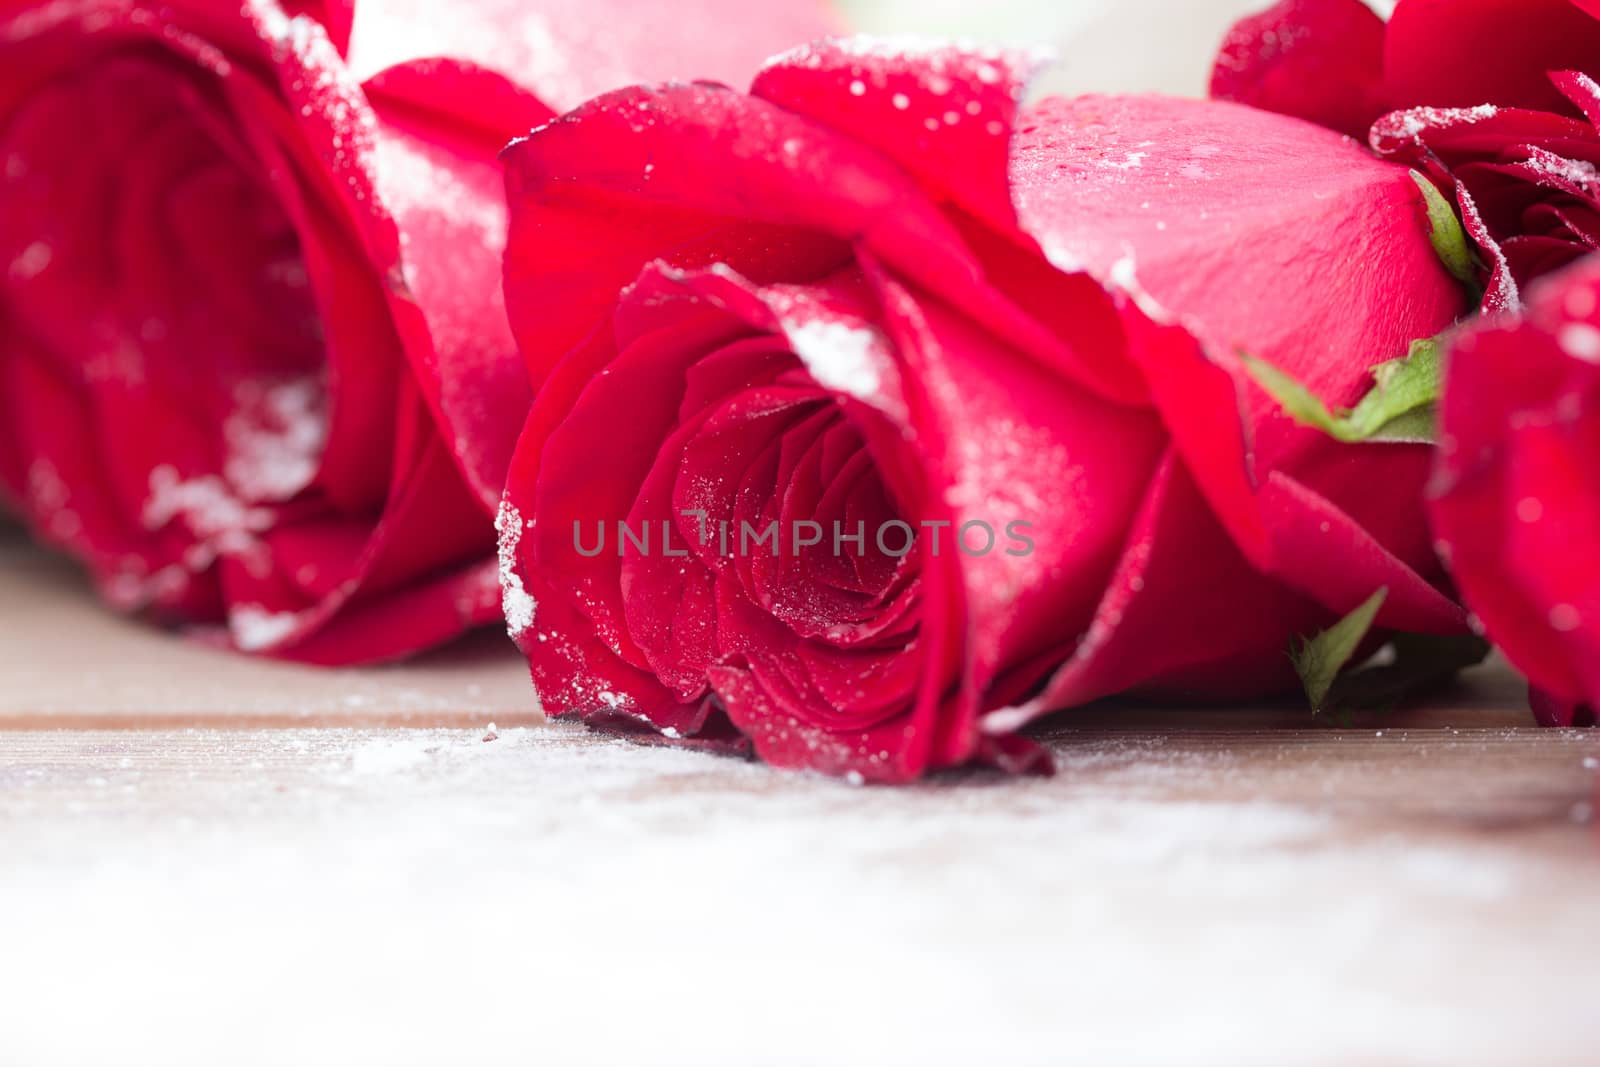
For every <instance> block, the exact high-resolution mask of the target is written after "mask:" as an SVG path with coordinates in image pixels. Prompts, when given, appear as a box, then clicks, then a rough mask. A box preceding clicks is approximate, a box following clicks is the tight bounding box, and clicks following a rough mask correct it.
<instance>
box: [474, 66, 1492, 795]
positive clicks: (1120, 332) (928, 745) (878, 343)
mask: <svg viewBox="0 0 1600 1067" xmlns="http://www.w3.org/2000/svg"><path fill="white" fill-rule="evenodd" d="M1022 76H1023V71H1022V69H1021V67H1020V65H1019V63H1018V62H1017V61H1016V59H1015V58H1014V57H1012V56H1009V55H1005V54H1000V53H979V52H972V51H961V50H956V49H936V50H929V51H926V52H922V53H919V54H916V55H907V54H905V53H903V52H900V51H896V50H893V49H891V48H889V47H887V46H880V45H878V44H876V43H874V42H871V41H864V40H854V41H849V42H843V43H829V44H825V45H819V46H814V47H810V48H806V49H802V50H799V51H796V52H793V53H789V54H787V55H785V56H781V57H779V58H778V59H776V60H774V61H772V62H771V63H770V64H769V65H768V66H767V68H766V70H765V71H764V72H763V73H762V75H761V76H760V77H759V78H758V79H757V80H756V83H755V85H754V87H753V89H752V90H751V93H750V94H749V95H748V96H747V95H743V94H740V93H737V92H734V91H731V90H728V89H725V88H722V87H720V86H715V85H707V84H697V85H693V86H685V85H677V86H669V87H666V88H661V89H648V88H637V89H631V90H627V91H624V92H620V93H614V94H611V95H608V96H605V97H602V98H600V99H598V100H596V101H593V102H591V103H589V104H587V105H585V106H583V107H581V108H579V109H578V110H576V111H574V112H572V113H570V114H568V115H565V116H563V117H562V118H560V119H557V120H556V121H554V122H553V123H550V124H549V125H547V126H545V127H544V128H542V129H540V130H538V131H536V132H535V133H534V134H533V135H531V136H530V137H529V138H527V139H526V140H524V141H521V142H519V143H517V144H515V145H514V146H513V147H512V148H511V149H509V150H508V152H507V157H506V158H507V162H508V166H507V184H508V190H509V195H510V204H511V236H510V239H509V243H508V249H507V257H506V286H507V290H506V291H507V301H508V305H509V307H510V311H511V316H512V326H513V330H514V332H515V333H516V334H517V338H518V342H519V344H520V346H521V348H522V350H523V353H524V355H525V357H526V358H527V359H528V360H529V361H530V363H531V364H532V366H533V367H534V369H535V373H542V372H543V369H544V368H545V367H546V366H548V365H549V364H550V363H552V362H555V364H556V365H555V368H554V370H553V372H552V373H551V374H550V376H549V379H548V381H547V382H546V384H545V386H544V388H543V389H542V391H541V392H540V394H539V396H538V397H537V399H536V401H535V403H534V407H533V410H532V413H531V415H530V417H529V420H528V424H527V426H526V428H525V430H524V433H523V437H522V440H521V443H520V444H519V446H518V449H517V453H516V456H515V458H514V460H513V465H512V471H511V476H510V481H509V487H508V490H507V496H506V501H505V504H504V506H503V508H502V511H501V515H500V523H499V525H500V528H501V563H502V567H503V574H502V580H503V583H504V585H505V601H506V609H507V611H506V613H507V618H508V621H509V623H510V627H511V631H512V633H513V635H514V636H515V637H516V638H517V640H518V643H519V644H520V646H521V647H522V648H523V650H524V651H525V652H526V653H527V655H528V657H529V660H530V663H531V667H532V674H533V678H534V682H535V685H536V688H537V690H538V693H539V695H540V698H541V700H542V702H543V705H544V707H545V709H546V710H547V711H548V712H550V713H553V714H563V715H566V714H572V715H579V716H582V717H584V718H585V719H587V720H588V721H590V722H594V723H601V724H610V725H617V726H633V727H637V728H644V729H653V730H656V731H659V732H661V733H663V734H665V735H666V736H668V737H670V738H681V739H685V740H691V739H692V740H697V741H698V742H700V743H704V744H718V745H734V746H738V745H743V744H747V743H748V744H753V746H754V748H755V750H756V751H757V752H759V753H760V754H761V755H762V756H763V757H765V758H766V759H767V760H769V761H771V762H773V763H777V764H781V765H786V766H798V767H811V768H818V769H821V770H824V771H828V772H832V773H845V774H852V775H859V776H862V777H864V778H872V779H879V780H903V779H906V778H910V777H914V776H916V775H918V774H920V773H922V772H924V771H927V770H929V769H932V768H938V767H946V766H952V765H957V764H961V763H964V762H967V761H969V760H973V759H987V760H991V761H995V762H999V763H1001V764H1003V765H1006V766H1011V767H1022V766H1027V765H1029V764H1030V763H1031V762H1032V761H1034V760H1036V759H1037V758H1038V754H1037V753H1036V752H1034V751H1033V750H1032V749H1031V748H1030V747H1029V746H1028V745H1027V744H1026V743H1025V742H1023V741H1022V740H1020V739H1018V738H1017V737H1016V735H1015V731H1016V730H1017V728H1018V727H1020V726H1021V725H1022V724H1024V723H1025V722H1027V721H1028V720H1030V719H1031V718H1033V717H1035V716H1037V715H1038V714H1041V713H1042V712H1044V711H1046V710H1049V709H1052V708H1056V707H1061V706H1066V705H1070V704H1076V703H1080V702H1083V701H1088V700H1092V699H1095V698H1097V697H1102V696H1105V695H1107V694H1112V693H1117V692H1121V691H1125V690H1129V689H1140V690H1143V691H1149V692H1178V693H1182V694H1184V695H1186V696H1190V697H1236V696H1246V695H1251V694H1258V693H1261V692H1264V691H1268V690H1274V689H1278V688H1280V687H1283V686H1285V685H1286V684H1289V683H1290V682H1292V674H1289V672H1288V663H1287V659H1286V657H1285V655H1284V651H1285V648H1286V647H1287V645H1288V643H1289V640H1290V637H1291V636H1292V635H1294V634H1296V633H1303V632H1307V631H1309V630H1311V629H1314V628H1316V627H1318V626H1320V625H1325V624H1326V623H1328V622H1330V621H1332V619H1333V618H1334V617H1336V616H1337V615H1339V614H1342V613H1344V612H1347V611H1349V610H1350V609H1352V608H1354V607H1355V606H1356V605H1358V604H1360V603H1361V602H1362V601H1363V600H1364V599H1366V598H1368V597H1369V596H1370V595H1371V594H1372V593H1373V592H1374V590H1375V589H1377V588H1379V587H1384V586H1387V587H1388V588H1389V589H1390V590H1391V595H1390V598H1389V600H1388V602H1387V604H1386V605H1385V611H1384V615H1383V617H1382V620H1381V624H1382V625H1385V626H1391V627H1399V628H1405V629H1411V630H1434V631H1439V630H1451V629H1453V628H1456V627H1459V626H1460V625H1461V613H1460V611H1459V609H1458V608H1456V607H1455V605H1454V604H1452V603H1451V602H1450V601H1449V600H1448V599H1447V598H1445V597H1444V596H1442V595H1441V594H1440V593H1439V592H1438V591H1436V590H1435V589H1434V588H1433V587H1432V586H1431V585H1430V584H1429V582H1428V581H1427V580H1426V575H1425V572H1427V571H1430V570H1431V568H1432V566H1433V556H1432V553H1431V551H1430V546H1429V544H1428V538H1427V536H1426V534H1425V532H1424V530H1423V526H1424V524H1423V521H1422V505H1421V486H1422V481H1423V477H1424V474H1425V469H1426V453H1425V451H1424V450H1422V449H1417V448H1414V447H1410V446H1397V447H1396V448H1395V449H1394V450H1393V451H1388V450H1385V449H1381V448H1374V447H1366V448H1352V447H1349V446H1344V445H1338V444H1335V443H1332V442H1331V441H1329V440H1327V439H1325V438H1323V437H1321V436H1320V435H1319V434H1316V433H1314V432H1312V431H1308V430H1304V429H1301V428H1299V427H1296V426H1294V425H1293V424H1292V423H1290V421H1289V420H1288V419H1287V418H1285V417H1283V416H1282V415H1281V414H1279V412H1278V409H1277V407H1276V405H1275V404H1273V403H1271V402H1270V401H1268V400H1267V399H1266V398H1265V397H1264V396H1261V395H1252V396H1251V397H1250V398H1249V400H1248V402H1247V403H1246V402H1245V401H1244V393H1245V390H1246V386H1245V385H1244V384H1243V383H1244V378H1243V376H1242V374H1241V372H1240V369H1239V364H1238V362H1237V361H1236V359H1235V358H1234V355H1233V352H1234V349H1235V348H1236V347H1242V348H1246V349H1248V350H1250V351H1252V352H1254V353H1256V354H1258V355H1261V356H1264V357H1267V358H1269V359H1272V360H1274V361H1276V362H1279V363H1281V364H1282V365H1283V366H1284V367H1285V368H1286V369H1288V370H1291V371H1292V372H1294V373H1297V374H1299V375H1300V376H1301V377H1303V378H1305V379H1307V380H1309V381H1310V382H1311V383H1312V384H1313V386H1314V387H1315V388H1317V389H1318V390H1319V391H1321V392H1323V393H1324V395H1326V396H1328V397H1329V398H1330V399H1333V400H1340V401H1349V400H1353V399H1354V398H1355V396H1357V395H1359V394H1360V393H1361V392H1362V391H1364V389H1365V385H1364V383H1363V380H1362V379H1363V378H1364V377H1365V369H1366V367H1367V366H1368V364H1370V363H1374V362H1377V361H1378V360H1381V359H1385V358H1389V357H1392V356H1398V355H1401V354H1402V353H1404V351H1405V349H1406V344H1407V342H1409V341H1410V340H1412V339H1413V338H1417V337H1427V336H1431V335H1432V334H1434V333H1435V332H1437V331H1438V330H1439V329H1441V328H1442V327H1444V326H1445V325H1447V324H1448V323H1450V322H1451V321H1452V320H1453V318H1454V316H1455V314H1456V312H1457V311H1458V310H1459V309H1460V305H1461V303H1462V298H1461V296H1460V294H1459V293H1458V291H1457V289H1456V287H1455V286H1454V285H1453V283H1452V282H1451V281H1450V279H1449V278H1448V276H1447V275H1446V274H1445V273H1444V271H1443V270H1442V269H1441V267H1440V266H1439V264H1438V262H1437V259H1436V257H1435V255H1434V253H1433V251H1432V249H1431V247H1430V245H1429V243H1428V239H1427V235H1426V228H1425V226H1424V223H1423V212H1422V207H1421V204H1420V196H1419V194H1418V192H1417V190H1416V188H1415V187H1414V185H1412V183H1411V182H1410V179H1409V177H1408V175H1407V173H1406V171H1405V169H1404V168H1399V167H1394V166H1391V165H1388V164H1384V163H1381V162H1379V161H1377V160H1375V159H1374V158H1373V157H1371V156H1370V155H1369V154H1367V153H1365V152H1362V151H1359V150H1357V149H1355V148H1354V147H1352V146H1349V145H1348V144H1346V143H1344V142H1342V141H1341V140H1340V139H1339V138H1337V137H1334V136H1332V135H1329V134H1327V133H1325V132H1323V131H1320V130H1317V129H1316V128H1314V127H1311V126H1307V125H1305V124H1303V123H1298V122H1294V121H1291V120H1285V119H1282V118H1278V117H1276V116H1272V115H1268V114H1265V113H1262V112H1254V111H1250V110H1248V109H1244V108H1239V107H1235V106H1231V105H1226V104H1206V103H1196V102H1185V101H1175V100H1162V99H1156V98H1148V99H1134V100H1088V101H1079V102H1074V103H1068V102H1061V101H1052V102H1047V103H1045V104H1043V105H1041V106H1040V107H1039V108H1038V109H1036V110H1034V111H1032V112H1030V113H1027V114H1025V115H1023V116H1022V117H1021V118H1018V116H1017V105H1016V94H1017V91H1018V89H1019V86H1020V84H1021V81H1022ZM1014 127H1015V128H1017V129H1018V130H1019V133H1018V137H1017V141H1016V144H1015V146H1014V150H1013V146H1012V142H1011V134H1012V131H1013V128H1014ZM1008 166H1009V168H1010V171H1011V177H1010V180H1009V181H1008V176H1007V169H1008ZM1013 200H1015V202H1016V204H1017V205H1018V206H1019V207H1020V212H1021V222H1020V223H1019V221H1018V209H1017V207H1014V206H1013ZM1047 253H1048V255H1047ZM552 256H553V257H555V259H556V260H557V261H558V262H561V263H563V264H564V265H565V269H563V270H560V271H552V270H549V269H546V268H545V267H544V266H543V264H545V263H547V262H548V261H549V259H550V257H552ZM1052 258H1053V259H1054V260H1055V261H1056V262H1055V264H1052V262H1051V259H1052ZM1077 264H1082V265H1085V266H1087V267H1089V268H1090V269H1092V270H1094V271H1095V272H1097V273H1099V274H1101V275H1103V276H1104V277H1107V278H1112V279H1115V280H1116V281H1118V282H1119V283H1120V285H1121V287H1122V288H1123V289H1125V290H1127V291H1126V292H1120V291H1113V292H1108V291H1107V290H1106V289H1104V288H1102V286H1101V284H1100V283H1099V282H1097V281H1096V280H1095V279H1094V277H1093V276H1091V275H1090V274H1088V273H1079V272H1077V271H1078V267H1077V266H1076V265H1077ZM1135 277H1137V279H1138V282H1135V280H1134V279H1135ZM1139 283H1142V284H1143V288H1142V289H1141V288H1140V287H1139ZM619 288H621V290H622V292H621V295H620V296H619V293H618V290H619ZM1130 294H1132V295H1130ZM1158 302H1159V304H1160V305H1164V306H1165V308H1170V309H1171V310H1172V311H1173V312H1176V313H1178V314H1179V315H1180V316H1181V318H1180V319H1174V318H1173V317H1172V316H1171V315H1170V314H1169V312H1168V311H1167V310H1165V309H1164V308H1163V307H1162V306H1158ZM557 361H558V362H557ZM619 523H621V524H624V526H625V528H623V529H619V526H618V524H619ZM836 524H837V525H836ZM602 526H603V528H604V531H605V536H606V538H607V540H606V541H605V543H604V545H603V547H597V539H598V537H599V535H600V531H601V529H602ZM724 530H726V531H727V537H728V540H724V534H723V531H724ZM702 532H704V535H705V536H704V537H702ZM619 534H620V536H619ZM768 535H771V536H773V538H774V542H768V541H766V540H764V538H765V537H766V536H768ZM841 535H842V536H841ZM852 535H858V536H859V537H860V540H857V541H851V540H850V538H851V537H852ZM879 535H882V538H883V539H882V540H880V539H879ZM757 538H762V539H760V540H758V539H757ZM645 539H648V540H645ZM957 539H959V540H957ZM1419 571H1420V572H1424V573H1419Z"/></svg>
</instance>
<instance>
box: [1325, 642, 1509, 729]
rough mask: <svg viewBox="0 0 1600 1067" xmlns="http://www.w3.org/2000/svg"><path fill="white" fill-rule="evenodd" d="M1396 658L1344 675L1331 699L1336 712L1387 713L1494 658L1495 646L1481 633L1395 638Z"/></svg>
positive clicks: (1332, 691)
mask: <svg viewBox="0 0 1600 1067" xmlns="http://www.w3.org/2000/svg"><path fill="white" fill-rule="evenodd" d="M1389 647H1390V649H1392V651H1393V653H1394V657H1393V659H1392V660H1391V661H1390V662H1388V663H1385V664H1382V665H1380V666H1372V667H1363V668H1362V669H1361V670H1358V671H1351V672H1349V673H1346V674H1343V675H1340V676H1339V678H1338V680H1337V681H1335V682H1334V684H1333V689H1332V690H1331V691H1330V692H1329V694H1328V696H1327V698H1326V705H1327V706H1328V707H1332V708H1340V709H1349V710H1359V711H1387V710H1389V709H1391V708H1393V707H1394V706H1395V705H1397V704H1400V703H1401V702H1403V701H1406V700H1410V699H1412V698H1413V697H1418V696H1422V695H1424V694H1426V693H1428V692H1429V691H1431V690H1433V689H1437V688H1438V687H1439V686H1442V685H1445V684H1447V683H1449V682H1450V681H1451V680H1453V679H1454V678H1455V676H1456V675H1458V674H1460V673H1461V672H1462V671H1464V670H1467V669H1468V668H1469V667H1476V666H1478V664H1480V663H1482V662H1483V661H1484V660H1486V659H1488V658H1489V653H1490V652H1492V651H1493V650H1494V646H1493V645H1491V644H1490V643H1489V642H1488V641H1485V640H1484V639H1483V638H1481V637H1478V636H1477V635H1475V634H1452V635H1448V636H1439V635H1434V634H1395V635H1394V637H1393V639H1391V640H1390V642H1389Z"/></svg>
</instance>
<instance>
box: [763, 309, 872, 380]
mask: <svg viewBox="0 0 1600 1067" xmlns="http://www.w3.org/2000/svg"><path fill="white" fill-rule="evenodd" d="M783 332H784V334H785V335H786V336H787V337H788V338H789V344H790V345H792V346H793V348H794V352H795V355H797V356H799V357H800V361H801V362H802V363H804V364H805V365H806V370H808V371H810V372H811V376H812V377H813V378H815V379H816V380H817V382H818V383H819V384H820V385H822V386H824V387H826V388H828V389H837V390H839V391H840V392H842V393H848V394H849V395H851V396H854V397H857V398H859V399H862V400H872V399H874V398H876V397H877V395H878V390H879V388H880V386H881V385H882V380H881V378H880V376H879V373H878V364H877V358H876V354H875V352H874V349H875V348H876V347H877V346H878V345H880V344H881V343H882V336H881V335H880V334H879V333H878V332H877V331H875V330H871V329H867V328H864V327H860V326H852V325H850V324H849V323H844V322H837V321H835V322H828V321H825V320H823V319H808V320H806V321H804V322H797V321H793V320H790V321H786V322H785V323H784V324H783Z"/></svg>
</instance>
